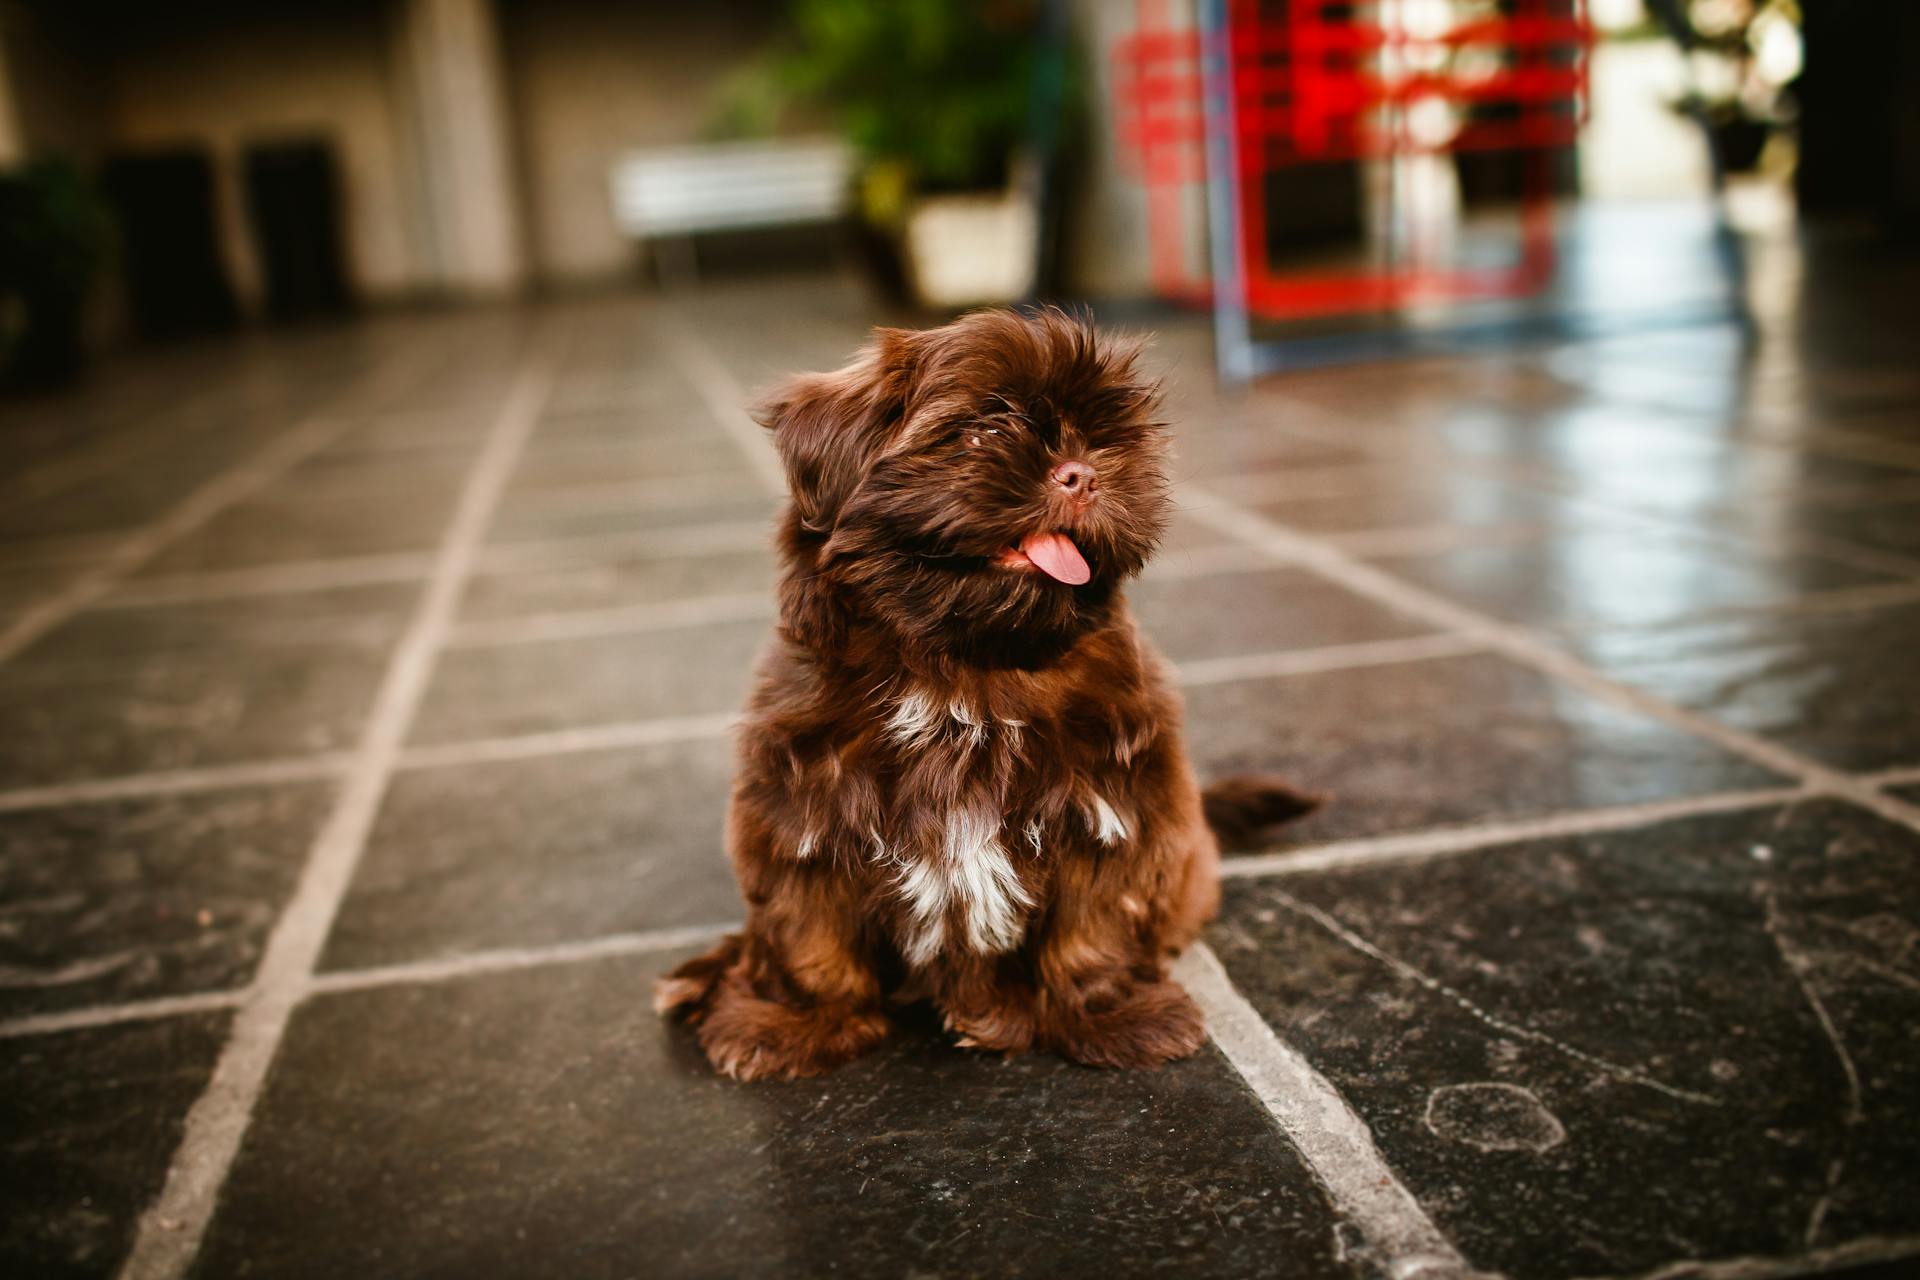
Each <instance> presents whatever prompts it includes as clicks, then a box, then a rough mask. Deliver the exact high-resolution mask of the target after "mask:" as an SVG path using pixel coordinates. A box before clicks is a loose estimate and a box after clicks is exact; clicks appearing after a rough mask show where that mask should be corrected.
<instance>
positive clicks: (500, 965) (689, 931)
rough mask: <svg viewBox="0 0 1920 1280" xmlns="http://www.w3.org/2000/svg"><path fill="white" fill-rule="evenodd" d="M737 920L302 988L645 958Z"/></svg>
mask: <svg viewBox="0 0 1920 1280" xmlns="http://www.w3.org/2000/svg"><path fill="white" fill-rule="evenodd" d="M739 927H740V922H739V921H737V920H735V921H729V922H727V923H725V924H695V925H684V926H680V927H676V928H670V929H647V930H642V931H640V932H637V933H613V934H607V935H605V936H603V937H598V938H585V939H581V940H580V941H577V942H556V943H552V944H549V945H547V946H540V947H501V948H498V949H495V950H491V951H469V952H467V953H465V954H463V955H454V956H444V957H436V958H434V959H430V960H411V961H407V962H404V963H401V964H391V965H381V966H379V967H377V968H371V969H341V970H337V971H334V972H329V973H321V974H315V975H314V977H313V980H312V981H311V982H309V983H308V984H307V990H308V991H309V992H310V993H312V994H314V995H324V994H328V993H332V992H338V991H367V990H371V989H373V988H375V987H393V986H405V985H410V984H414V983H428V982H449V981H452V980H454V979H457V978H471V977H477V976H479V975H481V974H488V973H507V972H511V971H513V970H516V969H538V968H543V967H545V966H547V965H561V964H581V963H583V962H586V961H589V960H605V959H609V958H612V957H615V956H637V955H647V954H649V953H651V952H654V951H671V950H672V949H674V948H675V947H692V946H701V945H704V944H706V943H709V942H712V941H713V940H714V939H715V938H718V937H719V936H720V935H721V934H723V933H725V932H727V931H728V930H729V929H737V928H739Z"/></svg>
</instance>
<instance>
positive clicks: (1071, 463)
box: [1047, 458, 1100, 502]
mask: <svg viewBox="0 0 1920 1280" xmlns="http://www.w3.org/2000/svg"><path fill="white" fill-rule="evenodd" d="M1047 476H1048V479H1050V480H1052V481H1053V483H1054V486H1055V487H1056V488H1058V489H1060V490H1061V491H1062V492H1064V493H1065V494H1066V495H1067V496H1068V497H1069V498H1072V499H1074V500H1075V501H1077V502H1091V501H1093V492H1094V490H1095V489H1097V488H1099V487H1100V481H1099V478H1098V477H1097V476H1095V475H1094V472H1093V468H1092V467H1090V466H1088V465H1087V464H1086V463H1084V462H1082V461H1080V459H1078V458H1070V459H1068V460H1067V461H1065V462H1063V463H1061V464H1060V465H1059V466H1057V467H1055V468H1054V469H1053V470H1052V471H1050V472H1048V473H1047Z"/></svg>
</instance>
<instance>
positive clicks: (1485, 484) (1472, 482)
mask: <svg viewBox="0 0 1920 1280" xmlns="http://www.w3.org/2000/svg"><path fill="white" fill-rule="evenodd" d="M1341 470H1342V472H1343V473H1344V474H1342V475H1339V476H1328V475H1316V474H1315V473H1311V472H1309V473H1305V474H1301V475H1297V476H1295V477H1292V478H1291V483H1290V482H1289V480H1290V478H1289V477H1288V476H1287V475H1285V474H1281V475H1279V476H1274V477H1270V478H1269V477H1254V476H1249V477H1247V479H1246V481H1243V486H1247V485H1248V482H1250V481H1253V480H1268V479H1270V480H1271V483H1270V484H1268V485H1266V486H1264V487H1265V488H1266V491H1267V492H1266V496H1265V497H1264V498H1263V500H1261V501H1258V502H1255V503H1252V504H1251V505H1252V506H1253V509H1254V510H1255V511H1257V512H1258V513H1259V514H1260V515H1262V516H1265V517H1266V518H1267V519H1269V520H1273V521H1275V522H1277V523H1279V524H1283V525H1287V526H1290V527H1292V528H1296V529H1301V530H1304V531H1306V532H1309V533H1321V534H1334V533H1355V532H1359V531H1361V530H1367V529H1399V528H1415V527H1427V526H1445V527H1451V528H1463V527H1464V528H1479V527H1484V526H1497V525H1511V526H1517V527H1538V528H1543V529H1548V528H1553V527H1555V526H1558V525H1563V524H1569V523H1576V522H1578V521H1579V519H1580V517H1578V516H1577V515H1575V514H1574V513H1572V512H1570V511H1568V510H1567V509H1566V508H1564V507H1562V506H1561V505H1560V504H1559V503H1557V502H1556V501H1555V500H1554V499H1553V498H1551V497H1549V496H1547V495H1545V494H1542V493H1538V492H1535V491H1532V490H1529V489H1523V488H1520V487H1519V486H1517V485H1513V484H1508V483H1504V482H1502V481H1498V480H1493V479H1490V478H1488V477H1485V476H1476V475H1471V474H1467V473H1463V472H1454V471H1441V470H1429V469H1424V468H1422V469H1415V468H1409V467H1404V466H1399V467H1385V468H1379V467H1367V468H1363V469H1362V468H1355V469H1351V470H1349V469H1346V468H1342V469H1341ZM1349 485H1351V487H1349Z"/></svg>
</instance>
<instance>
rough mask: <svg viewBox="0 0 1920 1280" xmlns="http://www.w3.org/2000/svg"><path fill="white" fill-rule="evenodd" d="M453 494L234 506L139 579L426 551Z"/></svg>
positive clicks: (424, 491)
mask: <svg viewBox="0 0 1920 1280" xmlns="http://www.w3.org/2000/svg"><path fill="white" fill-rule="evenodd" d="M436 474H441V475H444V474H445V473H444V472H441V471H439V470H438V469H436ZM457 496H458V490H457V486H455V485H453V484H448V483H441V484H439V485H437V486H436V487H434V488H430V489H429V488H424V487H416V488H415V489H414V490H413V491H411V492H410V493H407V494H405V495H404V496H403V495H402V494H399V493H389V494H385V495H382V494H378V493H370V494H363V495H356V494H352V493H345V494H340V495H338V496H323V497H314V498H312V499H310V500H293V501H280V500H277V499H271V498H261V499H258V500H253V501H248V502H242V503H239V504H236V505H235V506H233V507H230V508H228V509H227V510H226V511H224V512H222V513H221V514H220V515H218V516H215V517H214V518H213V519H212V520H210V521H208V522H207V523H206V524H205V525H204V526H202V527H201V528H200V529H198V530H196V531H195V532H193V533H191V534H188V535H187V536H186V537H184V538H182V539H181V540H180V541H178V542H176V543H174V544H173V545H172V546H171V547H169V548H168V549H167V550H165V551H163V552H161V553H160V554H159V555H157V556H155V557H153V559H151V560H149V561H148V562H147V563H146V564H145V565H144V566H143V567H142V569H141V571H140V576H142V577H151V576H154V575H156V574H173V573H186V572H196V571H201V570H215V569H245V568H253V567H255V566H259V565H269V564H279V563H283V562H287V561H299V560H331V559H337V558H339V557H342V556H362V555H380V554H385V553H387V552H396V551H432V550H433V549H434V548H435V547H437V546H439V545H440V541H441V538H442V537H443V536H444V535H445V533H446V525H447V521H448V520H449V519H450V518H451V517H452V513H453V505H454V501H455V499H456V498H457Z"/></svg>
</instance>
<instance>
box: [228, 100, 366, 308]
mask: <svg viewBox="0 0 1920 1280" xmlns="http://www.w3.org/2000/svg"><path fill="white" fill-rule="evenodd" d="M245 163H246V183H247V208H248V212H249V213H250V214H251V216H252V220H253V242H254V245H255V247H256V249H257V250H258V252H259V256H260V265H261V270H262V272H263V274H264V275H265V277H266V290H267V318H268V319H270V320H273V321H275V322H278V323H291V322H296V321H302V320H315V319H324V318H327V317H330V316H339V315H344V314H346V313H347V312H348V311H349V310H351V309H352V302H353V299H352V295H351V292H350V291H349V289H348V287H347V277H346V268H345V265H344V261H345V253H344V251H343V247H342V242H343V236H342V234H341V213H340V206H341V194H340V193H341V183H340V170H339V165H338V163H337V161H336V160H335V158H334V152H333V146H332V144H331V143H329V142H328V141H327V140H326V139H324V138H299V139H287V140H281V141H275V142H264V143H256V144H254V145H252V146H249V147H248V148H247V149H246V162H245Z"/></svg>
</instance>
